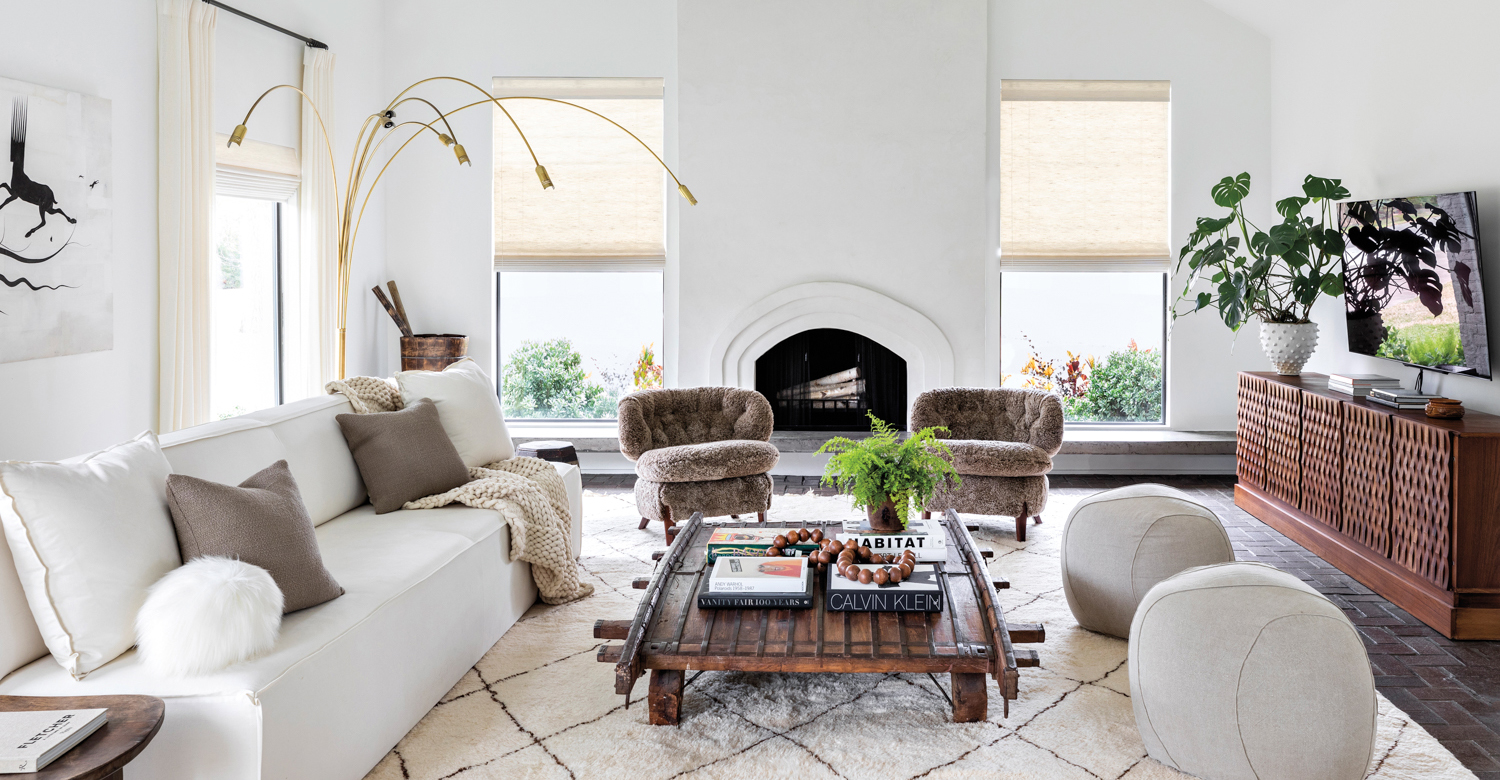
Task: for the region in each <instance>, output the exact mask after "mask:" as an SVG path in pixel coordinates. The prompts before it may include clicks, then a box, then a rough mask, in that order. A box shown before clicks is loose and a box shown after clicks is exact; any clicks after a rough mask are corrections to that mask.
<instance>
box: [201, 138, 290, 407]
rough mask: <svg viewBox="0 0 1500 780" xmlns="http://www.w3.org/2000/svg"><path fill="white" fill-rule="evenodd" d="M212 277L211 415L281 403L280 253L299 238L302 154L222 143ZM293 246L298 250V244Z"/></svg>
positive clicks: (257, 145) (264, 146)
mask: <svg viewBox="0 0 1500 780" xmlns="http://www.w3.org/2000/svg"><path fill="white" fill-rule="evenodd" d="M219 138H220V143H219V144H218V146H219V147H220V154H219V157H218V166H217V173H216V176H215V187H214V188H215V197H214V222H213V238H212V241H213V243H212V245H211V249H210V257H209V263H210V271H209V299H208V300H209V304H208V305H209V338H210V339H211V347H210V376H209V410H210V413H211V414H212V415H213V416H214V417H215V418H216V419H224V418H227V417H235V416H237V415H241V414H244V413H246V412H253V411H256V410H258V409H265V408H267V407H271V406H275V405H277V404H279V403H281V401H282V382H281V365H282V361H281V297H282V296H281V271H282V248H283V247H284V246H287V244H288V240H289V239H292V238H294V235H293V234H292V232H291V231H292V229H293V227H294V226H293V225H292V224H290V223H294V222H295V221H296V213H297V211H296V209H295V208H292V207H291V203H292V201H293V199H294V198H295V196H296V192H297V184H298V175H297V171H298V168H297V153H296V151H294V150H292V149H288V148H286V147H281V146H275V145H272V144H264V143H255V142H250V141H247V142H246V143H245V146H244V147H243V148H237V149H235V150H226V149H225V148H224V147H225V146H226V144H225V143H224V140H225V138H224V136H222V135H221V136H219ZM293 245H294V244H293Z"/></svg>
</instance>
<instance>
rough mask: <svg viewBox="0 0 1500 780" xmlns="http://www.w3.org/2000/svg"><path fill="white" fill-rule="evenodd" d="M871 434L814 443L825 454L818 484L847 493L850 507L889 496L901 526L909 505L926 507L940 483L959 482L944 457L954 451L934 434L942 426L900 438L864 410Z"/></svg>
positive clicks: (873, 505)
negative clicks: (824, 462)
mask: <svg viewBox="0 0 1500 780" xmlns="http://www.w3.org/2000/svg"><path fill="white" fill-rule="evenodd" d="M869 416H870V431H871V433H872V434H873V435H871V436H870V437H869V438H868V439H861V440H859V441H855V440H854V439H849V438H846V437H843V436H835V437H834V438H832V439H829V440H828V441H826V442H823V446H822V447H819V448H818V452H819V453H825V452H826V453H830V454H831V455H832V456H833V457H831V458H829V459H828V465H827V466H826V467H825V468H824V469H823V484H825V485H832V486H833V487H834V488H835V489H837V490H838V492H840V493H842V494H844V495H847V496H849V497H850V498H851V499H852V500H853V501H854V506H856V507H859V508H861V509H866V510H868V509H873V508H876V507H879V506H880V505H881V504H884V503H885V502H886V500H890V501H891V502H892V503H893V504H895V505H896V512H897V514H898V515H900V517H901V525H902V527H905V526H906V522H907V516H908V514H909V513H910V512H911V505H912V503H913V502H916V504H917V506H925V505H926V504H927V501H928V499H930V498H932V494H933V493H934V492H935V491H936V490H937V489H938V487H939V486H940V485H944V484H952V485H954V486H957V485H958V484H960V483H961V482H962V480H961V479H960V478H959V476H958V472H957V471H954V470H953V464H952V463H949V459H950V458H952V457H953V452H952V451H951V450H949V449H948V445H947V444H945V443H943V441H942V440H941V439H939V438H938V437H937V435H938V432H940V431H941V432H943V433H947V432H948V429H947V428H944V427H942V426H933V427H931V428H923V429H922V430H920V431H917V432H916V433H914V434H912V435H911V436H910V437H909V438H907V439H906V440H905V441H902V440H901V438H900V436H899V435H898V434H897V432H896V429H895V428H894V427H892V426H891V424H890V423H887V422H885V421H884V420H882V419H880V418H879V417H876V416H875V415H874V413H869Z"/></svg>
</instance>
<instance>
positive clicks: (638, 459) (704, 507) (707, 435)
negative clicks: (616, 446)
mask: <svg viewBox="0 0 1500 780" xmlns="http://www.w3.org/2000/svg"><path fill="white" fill-rule="evenodd" d="M619 416H620V452H622V453H624V454H625V457H627V458H629V459H630V460H632V461H634V462H635V473H636V477H637V479H636V481H635V504H636V507H637V509H639V510H640V513H641V526H640V527H641V528H645V527H646V526H647V525H649V524H650V523H651V521H652V520H660V521H662V523H663V524H664V525H665V526H666V532H667V540H668V542H670V541H671V540H672V538H673V537H675V536H676V535H677V531H676V529H675V528H674V527H673V523H674V519H673V518H674V517H687V515H688V514H690V513H692V512H702V513H703V515H704V516H705V517H714V516H718V515H733V516H738V515H741V514H749V513H751V512H755V513H756V514H757V515H759V519H760V521H761V522H765V519H766V511H767V510H769V509H770V508H771V477H770V475H769V474H768V473H767V472H769V471H770V470H771V469H772V468H773V467H775V465H776V462H777V461H779V460H780V459H781V453H780V452H778V451H777V450H776V447H775V446H773V445H772V444H770V440H771V428H772V416H771V404H770V402H769V401H767V400H766V398H765V396H763V395H761V394H760V393H757V392H755V391H754V390H741V389H739V388H734V387H689V388H681V389H659V390H642V391H641V392H639V393H632V394H630V395H627V396H625V397H624V398H621V399H620V415H619Z"/></svg>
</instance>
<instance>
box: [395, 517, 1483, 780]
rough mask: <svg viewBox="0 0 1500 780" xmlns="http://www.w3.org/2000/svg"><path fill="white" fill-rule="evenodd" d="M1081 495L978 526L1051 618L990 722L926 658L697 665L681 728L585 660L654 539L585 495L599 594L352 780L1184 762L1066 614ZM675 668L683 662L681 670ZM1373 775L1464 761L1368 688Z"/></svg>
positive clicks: (502, 655) (946, 772) (1117, 649)
mask: <svg viewBox="0 0 1500 780" xmlns="http://www.w3.org/2000/svg"><path fill="white" fill-rule="evenodd" d="M1079 498H1081V495H1066V496H1056V497H1055V498H1054V500H1053V502H1052V504H1051V506H1049V507H1048V510H1047V513H1046V515H1045V522H1044V523H1043V524H1041V525H1038V526H1034V527H1033V528H1032V529H1031V531H1030V539H1029V540H1028V541H1027V542H1026V543H1017V542H1016V541H1015V538H1014V531H1013V525H1012V523H1011V522H1009V521H1004V520H1000V519H993V518H972V519H973V520H976V521H977V522H979V523H980V526H981V528H980V530H979V531H978V532H977V533H976V534H975V537H976V540H977V541H978V542H979V544H980V545H981V546H986V547H990V548H992V549H994V550H995V552H996V560H995V562H994V564H993V565H994V566H996V567H997V569H998V571H1001V572H1003V573H1004V574H1005V576H1006V577H1008V578H1009V580H1010V582H1011V584H1012V587H1011V589H1010V590H1007V591H1002V592H1001V594H1000V595H1001V601H1002V604H1003V606H1004V607H1005V609H1006V614H1007V618H1008V619H1010V620H1013V621H1016V622H1038V623H1043V624H1045V625H1046V627H1047V636H1048V638H1047V642H1046V644H1044V645H1041V646H1040V647H1039V649H1040V652H1041V656H1042V667H1041V668H1033V669H1023V670H1022V675H1021V697H1020V699H1019V700H1017V701H1015V702H1012V703H1011V710H1010V717H1008V718H1006V717H1002V714H1001V713H1002V707H1001V703H1000V697H999V692H998V691H997V690H996V689H995V685H994V681H993V680H990V682H989V685H990V702H991V706H990V713H989V719H988V720H987V721H985V722H981V723H968V724H956V723H952V722H950V718H949V708H948V704H947V701H946V700H945V699H944V693H943V692H942V691H940V690H939V686H942V687H943V688H944V689H946V686H947V685H948V680H947V678H946V677H945V676H941V675H940V676H938V678H937V681H936V682H934V680H932V679H930V678H928V677H927V676H925V675H907V674H847V675H834V674H829V675H789V674H750V673H736V672H722V673H720V672H709V673H705V674H703V675H701V676H700V677H697V678H696V679H693V680H692V683H691V684H690V685H689V686H688V688H687V691H686V694H685V696H684V702H683V713H682V722H681V725H680V726H677V727H656V726H651V725H649V724H648V722H647V713H646V704H645V701H644V697H645V693H646V678H644V677H643V678H642V679H641V680H640V681H639V682H638V683H637V685H636V687H635V690H634V692H633V693H632V695H631V700H632V704H631V706H630V708H629V709H626V708H625V706H624V699H623V698H622V697H620V696H617V695H615V694H614V686H613V674H614V667H613V666H609V665H606V664H600V663H598V662H597V661H595V660H594V656H595V652H596V650H597V648H598V647H599V645H600V644H603V643H602V642H601V641H600V640H597V639H594V638H593V633H592V632H593V623H594V621H595V620H596V619H599V618H609V619H620V618H627V617H629V616H630V615H631V614H633V613H634V610H635V607H636V604H637V600H638V599H639V595H640V591H635V590H633V589H632V588H631V584H630V583H631V580H633V579H634V578H636V577H641V576H647V575H649V574H650V573H651V571H652V567H653V563H652V561H651V553H652V552H654V551H655V550H658V549H661V548H662V547H663V546H664V540H663V538H662V532H661V528H660V526H659V525H653V526H652V527H651V528H650V529H649V530H645V531H642V530H638V529H637V528H636V524H637V523H638V521H639V516H638V515H637V514H636V513H635V506H634V501H633V500H632V499H631V497H630V496H629V495H628V494H620V493H613V494H610V493H599V492H593V491H589V492H587V493H586V494H585V497H584V543H583V556H582V559H581V561H580V563H581V565H582V567H583V569H584V577H585V579H586V580H587V581H589V582H591V583H593V584H594V586H595V589H596V592H595V595H594V596H592V597H590V598H588V599H584V600H582V601H578V602H574V603H572V604H565V605H560V606H547V605H537V606H535V607H533V608H532V609H531V610H530V611H528V612H527V614H526V615H525V616H524V617H523V618H522V619H521V620H520V621H519V622H518V623H517V624H516V625H515V626H514V627H512V628H511V630H510V631H509V632H507V633H506V634H505V636H504V637H502V638H501V640H500V641H499V642H498V643H497V644H496V645H495V646H494V647H493V648H491V650H490V651H489V652H488V653H487V654H486V655H485V657H484V658H483V659H481V660H480V661H479V663H477V664H476V665H475V667H474V668H473V669H472V670H470V672H469V673H468V674H466V675H465V676H464V678H463V679H462V680H460V681H459V682H458V684H457V685H455V686H454V688H453V690H452V691H450V692H449V693H448V694H447V695H445V696H444V697H443V699H442V700H441V701H440V702H438V704H437V705H436V706H434V707H433V709H432V711H431V712H430V713H429V714H428V715H427V716H426V717H425V718H424V719H423V720H422V721H421V722H420V723H418V724H417V726H416V727H414V728H413V729H412V731H411V732H410V733H408V734H407V735H406V737H404V738H403V739H402V740H401V742H400V743H399V744H398V745H397V746H396V748H395V749H394V750H392V751H391V752H390V754H388V755H387V756H386V757H385V758H384V759H383V760H382V761H381V762H380V764H379V765H377V766H376V767H375V769H374V770H372V771H371V772H370V774H369V776H368V780H396V779H397V778H401V779H402V780H412V779H416V780H438V779H439V778H444V779H446V778H462V779H463V780H478V779H480V778H502V777H503V778H591V779H592V778H625V779H627V780H648V779H651V778H694V779H695V780H698V779H702V780H706V779H708V778H734V779H735V780H743V778H747V777H749V778H762V777H766V778H772V777H796V778H799V780H804V779H807V778H866V777H880V778H971V777H984V778H987V779H989V778H1061V779H1064V780H1072V779H1073V778H1096V779H1100V780H1102V779H1106V778H1107V779H1108V780H1115V779H1116V778H1121V779H1122V780H1166V779H1167V778H1172V779H1174V780H1176V779H1177V778H1183V777H1186V775H1183V774H1181V773H1179V772H1176V771H1175V770H1172V769H1169V768H1167V767H1165V766H1163V765H1161V764H1159V763H1157V762H1155V761H1153V760H1152V759H1150V758H1148V757H1147V756H1146V751H1145V748H1144V746H1143V745H1142V744H1141V740H1140V736H1139V735H1138V733H1137V732H1136V729H1135V721H1134V715H1133V713H1132V711H1131V706H1130V698H1129V691H1130V685H1129V678H1128V675H1127V674H1126V671H1125V658H1126V643H1125V642H1124V641H1122V640H1119V639H1115V638H1113V637H1108V636H1104V635H1101V634H1095V633H1093V632H1090V631H1085V630H1084V629H1081V628H1079V627H1078V626H1077V625H1076V624H1075V623H1074V622H1073V619H1072V615H1071V613H1070V612H1069V611H1068V607H1067V602H1066V600H1065V598H1064V597H1063V593H1062V588H1061V579H1060V574H1059V570H1058V561H1057V558H1058V539H1059V537H1060V535H1061V530H1062V524H1063V521H1064V520H1065V519H1066V517H1067V513H1068V511H1069V510H1070V509H1071V508H1072V505H1073V504H1074V503H1076V502H1077V500H1078V499H1079ZM847 511H849V509H848V504H847V503H846V502H845V501H843V500H842V499H837V498H828V497H819V496H814V495H805V496H803V495H782V496H777V498H776V499H775V504H774V505H773V508H772V518H773V519H777V520H790V521H794V522H798V521H805V520H810V519H815V518H828V517H830V516H838V515H840V514H842V513H844V512H847ZM690 679H692V678H691V673H690ZM1376 756H1377V761H1376V762H1375V764H1374V765H1373V766H1372V773H1371V775H1370V776H1371V777H1372V778H1379V779H1380V780H1405V779H1406V778H1440V779H1443V780H1446V779H1447V778H1472V777H1473V775H1472V774H1471V773H1469V772H1468V771H1467V770H1465V769H1463V767H1462V766H1461V765H1460V764H1459V763H1458V761H1457V760H1456V759H1455V758H1454V757H1453V756H1452V754H1450V753H1448V751H1447V750H1445V749H1444V748H1443V747H1442V746H1441V745H1439V744H1438V743H1437V741H1436V740H1434V739H1433V738H1432V737H1431V736H1430V735H1429V734H1427V732H1425V731H1424V730H1423V729H1422V727H1421V726H1419V725H1417V724H1416V723H1414V722H1412V721H1411V720H1410V719H1409V718H1407V717H1406V716H1405V715H1404V713H1402V712H1401V711H1400V710H1399V709H1397V708H1396V707H1395V706H1393V705H1391V704H1390V703H1389V702H1388V701H1386V700H1385V699H1384V698H1383V697H1382V699H1381V716H1380V733H1379V737H1378V746H1377V751H1376Z"/></svg>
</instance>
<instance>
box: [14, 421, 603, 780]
mask: <svg viewBox="0 0 1500 780" xmlns="http://www.w3.org/2000/svg"><path fill="white" fill-rule="evenodd" d="M349 411H351V410H350V408H349V403H348V401H346V400H345V399H344V397H343V396H326V397H322V398H312V399H308V400H305V401H299V402H297V403H292V404H287V405H285V406H280V407H276V408H273V409H268V410H265V411H262V412H256V413H254V414H247V415H243V416H240V417H236V418H233V419H230V420H224V421H221V422H216V423H209V424H207V425H200V426H197V427H194V428H190V429H187V430H184V431H179V432H176V433H172V434H169V435H166V436H163V437H161V444H162V449H163V450H164V451H165V453H166V456H167V460H168V461H169V462H170V463H171V465H172V469H173V471H175V472H177V473H179V474H189V475H192V476H195V477H201V478H204V479H210V480H214V481H216V482H223V483H227V484H239V482H240V481H241V480H243V479H245V478H246V477H248V476H250V475H251V474H253V473H255V472H256V471H259V470H260V469H263V468H265V467H266V466H269V465H270V464H271V463H273V462H275V461H277V460H280V459H282V458H285V459H286V460H287V462H288V463H289V464H290V466H291V470H292V473H293V475H294V476H295V477H296V479H297V485H298V487H299V488H300V489H301V492H302V497H303V500H304V501H305V503H306V504H307V509H308V512H309V513H310V514H311V515H312V520H313V523H314V524H315V525H317V535H318V544H319V546H320V547H321V549H322V553H323V560H324V562H325V564H326V565H327V566H328V569H329V571H331V572H332V573H333V576H334V577H335V578H336V579H337V580H338V582H339V584H340V585H342V586H343V587H344V590H345V593H344V595H343V596H341V597H339V598H336V599H334V600H333V601H330V602H327V603H325V604H321V605H319V606H316V607H311V608H309V609H305V610H302V611H300V612H295V613H293V614H290V615H287V616H286V619H285V621H284V622H283V624H282V629H281V639H280V641H279V642H278V643H277V645H276V648H275V650H274V651H272V652H271V653H270V654H269V655H266V656H264V657H262V658H259V659H257V660H254V661H250V662H247V663H244V664H239V665H236V666H232V667H230V668H229V669H226V670H224V671H223V672H220V673H217V674H212V675H207V676H203V677H195V678H177V679H173V678H161V677H157V676H154V675H153V674H151V673H150V672H148V671H146V669H145V668H144V667H143V666H142V665H141V664H140V662H139V661H138V659H137V657H136V653H135V651H134V650H131V651H129V652H127V653H126V654H125V655H123V656H121V657H119V658H117V659H115V660H114V661H112V662H110V663H109V664H107V665H105V666H104V667H103V668H100V669H98V670H96V671H94V672H92V673H91V674H89V675H88V676H87V677H86V678H85V679H83V680H82V681H75V680H73V679H72V678H71V677H70V676H69V675H68V674H67V673H66V672H65V671H64V670H63V668H62V667H61V666H60V665H59V664H58V663H57V662H56V661H55V660H53V659H52V657H51V656H50V655H45V653H46V649H45V647H44V646H43V645H42V642H41V636H40V634H39V633H32V634H30V635H27V634H26V632H25V631H21V632H16V631H13V630H12V631H4V632H0V644H3V645H5V646H8V647H7V648H6V649H9V650H15V649H17V648H21V649H27V651H28V652H29V649H34V650H35V651H36V656H37V660H35V661H32V662H31V663H29V664H27V665H25V666H22V667H21V668H19V669H16V670H15V671H13V672H11V673H10V674H8V675H5V676H4V677H3V678H0V694H9V695H18V696H60V695H104V694H150V695H152V696H159V697H161V698H163V699H164V700H166V704H167V708H166V720H165V721H164V723H163V725H162V729H161V732H160V733H159V734H157V736H156V739H155V740H154V741H152V743H151V745H150V746H149V747H148V748H147V749H146V750H145V752H143V753H142V754H141V755H140V756H139V757H138V758H137V759H136V760H135V761H133V762H132V763H131V765H130V768H129V773H130V775H131V776H133V777H141V778H153V779H154V780H189V779H192V780H261V779H266V780H269V779H270V778H275V779H276V780H283V779H284V778H308V780H314V779H316V780H340V779H343V778H348V779H350V780H355V779H357V778H360V777H363V776H364V775H365V773H366V772H368V771H369V770H370V769H371V768H372V767H374V766H375V764H376V763H377V762H379V761H380V759H381V758H382V757H383V756H384V755H385V754H386V752H387V751H389V750H390V749H391V748H392V747H394V746H395V744H396V742H397V741H398V740H400V739H401V737H402V736H403V735H405V734H406V732H407V731H408V730H410V729H411V727H412V726H413V725H415V724H416V722H417V721H418V720H420V719H421V718H422V716H423V715H425V714H426V713H427V711H428V710H429V709H430V708H431V707H432V706H433V705H434V704H435V703H436V702H437V701H438V700H439V699H440V698H441V697H442V695H443V694H444V693H446V692H447V691H448V690H449V689H450V688H451V687H452V686H453V685H454V684H455V683H457V682H458V680H459V679H460V678H461V677H463V675H464V673H465V672H467V671H468V669H469V668H470V667H471V666H473V665H474V663H475V662H477V661H478V660H479V658H480V657H481V656H482V655H483V654H484V653H485V651H486V650H488V649H489V648H490V646H492V645H493V644H494V643H495V642H496V641H497V640H498V639H499V638H500V636H501V634H504V633H505V631H506V629H508V628H510V626H511V625H512V624H514V623H515V622H516V620H517V619H518V618H519V617H520V616H521V615H522V613H524V612H525V611H526V609H527V608H528V607H530V606H531V605H532V604H533V603H534V602H535V601H536V598H537V591H536V585H535V583H534V582H533V581H532V578H531V567H530V566H529V565H528V564H526V563H523V562H520V561H517V562H515V563H511V562H510V550H509V548H510V534H509V531H508V529H507V528H506V526H505V523H504V521H503V520H502V519H501V518H500V515H499V513H498V512H496V511H493V510H487V509H473V508H469V507H464V506H450V507H444V508H442V509H428V510H419V511H409V510H399V511H396V512H392V513H389V514H384V515H376V514H375V513H374V510H373V509H372V508H371V507H370V505H369V504H368V503H366V501H365V490H364V484H363V482H362V481H361V480H360V476H359V471H358V469H357V468H356V467H355V465H354V460H353V458H352V457H350V455H349V450H348V447H347V446H346V445H345V443H344V437H343V434H342V433H341V432H340V431H339V427H338V423H337V422H336V421H335V420H334V416H335V415H337V414H341V413H345V412H349ZM557 468H558V471H559V472H561V473H562V476H563V482H564V484H566V485H567V489H568V503H569V506H570V508H571V509H572V521H573V554H574V556H575V557H576V556H577V555H578V552H579V546H580V544H581V542H582V536H581V534H582V528H581V518H582V492H583V483H582V479H581V478H580V475H579V472H578V468H577V467H576V466H570V465H567V464H557ZM0 500H3V497H0ZM17 610H20V612H19V613H18V612H17ZM30 614H31V613H30V611H29V609H28V608H27V606H26V602H25V599H24V597H22V595H21V586H20V581H19V580H18V578H17V575H16V571H15V566H14V564H13V563H12V561H11V558H10V552H9V550H8V549H6V546H5V545H4V544H3V543H0V626H15V625H17V624H18V621H19V622H23V623H25V624H26V625H30V626H32V628H33V632H34V623H30ZM0 655H13V653H0ZM4 671H5V669H4V668H0V673H3V672H4Z"/></svg>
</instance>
